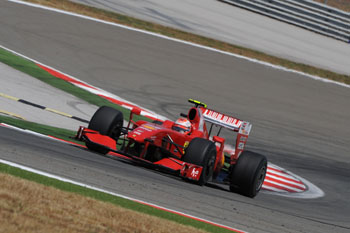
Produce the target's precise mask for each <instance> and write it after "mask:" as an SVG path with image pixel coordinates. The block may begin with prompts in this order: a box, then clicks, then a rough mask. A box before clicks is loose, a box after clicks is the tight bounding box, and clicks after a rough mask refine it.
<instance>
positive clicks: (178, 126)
mask: <svg viewBox="0 0 350 233" xmlns="http://www.w3.org/2000/svg"><path fill="white" fill-rule="evenodd" d="M173 129H174V130H177V131H179V132H181V133H188V132H190V130H191V122H190V121H189V120H188V119H187V118H184V117H180V118H179V119H177V120H176V121H175V124H174V127H173Z"/></svg>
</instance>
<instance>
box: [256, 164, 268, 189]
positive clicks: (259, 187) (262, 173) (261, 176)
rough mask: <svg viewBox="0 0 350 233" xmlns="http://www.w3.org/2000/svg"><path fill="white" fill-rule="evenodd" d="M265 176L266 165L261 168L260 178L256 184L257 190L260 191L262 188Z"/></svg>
mask: <svg viewBox="0 0 350 233" xmlns="http://www.w3.org/2000/svg"><path fill="white" fill-rule="evenodd" d="M265 176H266V167H265V166H263V167H262V168H261V169H260V171H259V174H258V180H257V182H256V186H255V190H256V191H259V190H260V189H261V187H262V185H263V183H264V179H265Z"/></svg>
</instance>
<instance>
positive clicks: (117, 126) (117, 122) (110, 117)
mask: <svg viewBox="0 0 350 233" xmlns="http://www.w3.org/2000/svg"><path fill="white" fill-rule="evenodd" d="M122 127H123V113H122V112H120V111H119V110H117V109H114V108H111V107H107V106H102V107H100V108H99V109H98V110H97V111H96V112H95V114H94V115H93V116H92V118H91V120H90V122H89V126H88V128H89V129H92V130H95V131H97V132H99V133H100V134H102V135H107V136H109V137H111V138H113V139H114V140H116V141H117V140H118V138H119V136H120V134H121V129H122ZM86 147H87V148H88V149H90V150H92V151H95V152H98V153H101V154H107V153H108V151H109V150H108V149H107V148H105V147H103V146H99V145H97V144H95V143H91V142H86Z"/></svg>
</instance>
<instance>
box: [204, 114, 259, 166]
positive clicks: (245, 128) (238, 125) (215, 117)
mask: <svg viewBox="0 0 350 233" xmlns="http://www.w3.org/2000/svg"><path fill="white" fill-rule="evenodd" d="M200 109H201V110H202V114H203V118H204V120H205V121H207V122H209V123H212V124H214V125H218V126H220V127H224V128H227V129H229V130H232V131H235V132H238V134H237V138H236V146H235V150H234V152H233V153H230V154H231V162H232V163H234V162H235V161H236V160H237V159H238V157H239V155H240V154H241V153H242V151H243V150H244V147H245V145H246V143H247V140H248V136H249V133H250V130H251V129H252V124H250V123H249V122H247V121H242V120H239V119H237V118H234V117H232V116H228V115H225V114H222V113H219V112H217V111H214V110H211V109H208V108H204V107H201V108H200ZM211 128H212V127H211ZM210 131H211V129H210ZM209 134H210V133H209Z"/></svg>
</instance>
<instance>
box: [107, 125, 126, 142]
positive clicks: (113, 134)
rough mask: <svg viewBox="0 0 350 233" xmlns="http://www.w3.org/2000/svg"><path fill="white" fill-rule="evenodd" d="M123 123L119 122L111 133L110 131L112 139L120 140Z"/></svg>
mask: <svg viewBox="0 0 350 233" xmlns="http://www.w3.org/2000/svg"><path fill="white" fill-rule="evenodd" d="M122 124H123V122H117V124H115V125H114V126H113V127H112V129H111V131H110V137H111V138H114V139H118V138H119V136H120V128H121V127H122Z"/></svg>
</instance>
